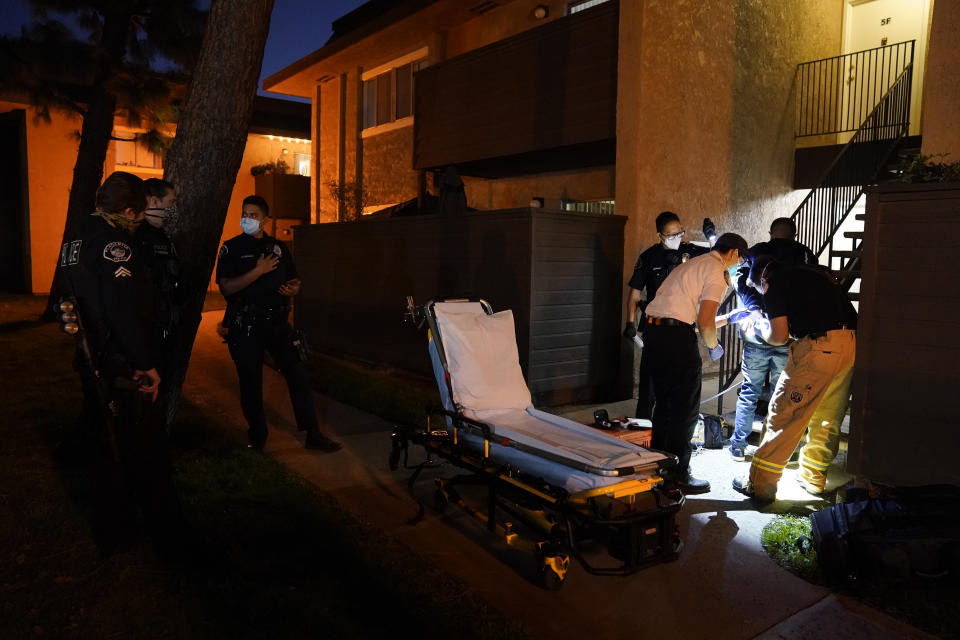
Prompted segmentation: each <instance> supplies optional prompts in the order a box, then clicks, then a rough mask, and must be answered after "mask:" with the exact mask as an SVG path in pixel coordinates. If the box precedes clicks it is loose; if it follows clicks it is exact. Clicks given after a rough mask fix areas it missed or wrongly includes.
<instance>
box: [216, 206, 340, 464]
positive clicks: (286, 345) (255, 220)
mask: <svg viewBox="0 0 960 640" xmlns="http://www.w3.org/2000/svg"><path fill="white" fill-rule="evenodd" d="M269 215H270V208H269V207H268V206H267V202H266V200H264V199H263V198H261V197H260V196H248V197H247V198H245V199H244V201H243V217H242V218H241V219H240V227H241V229H242V230H243V233H241V234H240V235H238V236H235V237H233V238H231V239H230V240H227V241H226V242H225V243H223V246H222V247H221V248H220V257H219V259H218V260H217V284H218V285H220V291H221V292H222V293H223V296H224V297H225V298H226V299H227V317H226V318H225V319H224V325H225V326H226V328H227V344H228V345H229V347H230V356H231V357H232V358H233V361H234V364H236V367H237V375H238V377H239V378H240V404H241V407H242V409H243V415H244V417H245V418H246V419H247V424H249V426H250V428H249V431H248V432H247V433H248V436H249V439H250V447H251V448H253V449H256V450H262V449H263V446H264V443H265V442H266V440H267V423H266V418H265V417H264V413H263V353H264V351H267V350H269V351H270V354H271V355H272V356H273V358H274V360H275V361H276V363H277V365H278V366H279V368H280V372H281V373H282V374H283V377H284V378H285V379H286V381H287V387H288V389H289V391H290V400H291V401H292V403H293V411H294V414H295V416H296V420H297V428H298V429H299V430H300V431H306V432H307V439H306V446H307V448H308V449H318V450H320V451H324V452H333V451H337V450H338V449H340V447H341V446H342V445H341V444H340V443H339V442H336V441H334V440H331V439H330V438H328V437H327V436H325V435H324V434H323V433H321V432H320V429H319V426H318V422H317V410H316V406H315V405H314V401H313V391H312V389H311V388H310V381H309V379H308V377H307V372H306V369H305V368H304V366H303V361H302V358H301V349H299V348H298V346H297V343H298V342H299V339H298V337H297V335H296V333H295V332H294V331H293V329H292V328H291V327H290V325H289V324H288V323H287V316H288V314H289V312H290V297H291V296H295V295H297V293H299V292H300V278H298V277H297V271H296V267H295V266H294V264H293V258H292V256H291V255H290V252H289V250H288V249H287V248H286V246H284V244H283V243H282V242H280V241H278V240H276V239H275V238H272V237H270V236H269V235H267V233H265V232H264V230H263V226H264V222H265V221H266V220H267V219H268V217H269Z"/></svg>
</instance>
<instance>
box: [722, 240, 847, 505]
mask: <svg viewBox="0 0 960 640" xmlns="http://www.w3.org/2000/svg"><path fill="white" fill-rule="evenodd" d="M749 279H750V283H751V285H752V286H754V287H755V288H756V289H757V290H758V291H760V292H761V293H762V294H763V299H764V303H765V305H766V308H767V313H768V316H769V322H763V321H759V322H757V323H756V324H755V330H756V331H757V333H758V334H759V335H760V337H762V338H763V339H764V340H765V341H766V342H768V343H770V344H774V345H776V344H784V343H785V342H787V340H788V339H789V338H790V336H793V337H794V338H796V341H795V342H793V343H792V344H791V345H790V355H789V358H788V359H787V364H786V366H785V367H784V369H783V373H782V374H781V375H780V379H779V380H778V381H777V385H776V388H775V389H774V392H773V397H772V398H771V399H770V411H769V413H768V415H767V428H766V434H765V435H764V438H763V441H762V442H761V444H760V447H759V448H758V449H757V452H756V453H755V454H754V456H753V463H752V464H751V465H750V475H749V477H748V478H735V479H734V480H733V488H734V489H736V490H737V491H739V492H740V493H743V494H745V495H748V496H750V497H752V498H754V499H755V500H756V501H758V502H772V501H773V500H775V499H776V495H777V482H778V481H779V480H780V476H781V475H782V474H783V468H784V467H785V466H786V464H787V462H788V461H789V459H790V456H791V455H792V454H793V452H794V450H795V449H796V447H797V444H798V443H799V442H800V438H802V437H803V434H804V432H805V431H806V432H807V439H806V443H805V445H804V447H803V449H802V451H801V452H800V482H801V484H802V485H803V487H804V488H805V489H806V490H807V491H808V492H810V493H813V494H820V493H823V489H824V487H825V485H826V481H827V469H828V468H829V467H830V463H831V462H832V461H833V459H834V457H836V455H837V448H838V446H839V444H840V423H841V422H842V421H843V416H844V414H846V411H847V403H848V401H849V399H850V381H851V379H852V377H853V360H854V353H855V351H856V344H857V339H856V324H857V312H856V311H855V310H854V308H853V305H852V304H851V303H850V300H849V298H848V297H847V295H846V293H845V292H844V291H843V289H841V288H840V287H839V286H838V285H837V284H836V283H835V282H834V281H833V280H832V278H830V276H829V275H828V274H827V273H825V272H824V271H823V270H822V269H820V268H819V267H810V266H783V265H780V264H779V263H777V262H775V261H774V260H772V259H771V258H770V257H769V256H763V257H761V258H759V259H758V260H756V261H755V262H754V264H753V266H752V268H751V269H750V278H749Z"/></svg>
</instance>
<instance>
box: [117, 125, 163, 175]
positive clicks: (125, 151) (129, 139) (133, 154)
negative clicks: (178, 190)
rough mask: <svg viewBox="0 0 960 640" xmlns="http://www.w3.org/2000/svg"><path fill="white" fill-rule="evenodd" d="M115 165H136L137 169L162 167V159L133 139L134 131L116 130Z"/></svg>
mask: <svg viewBox="0 0 960 640" xmlns="http://www.w3.org/2000/svg"><path fill="white" fill-rule="evenodd" d="M115 135H116V137H117V138H122V139H121V140H117V141H116V144H117V166H122V167H136V168H138V169H163V160H162V159H161V158H160V156H158V155H156V154H155V153H153V152H152V151H150V150H149V149H147V148H146V147H144V146H143V144H141V143H140V142H139V141H136V140H133V137H134V136H135V135H136V133H134V132H129V131H118V132H116V134H115Z"/></svg>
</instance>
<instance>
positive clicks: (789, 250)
mask: <svg viewBox="0 0 960 640" xmlns="http://www.w3.org/2000/svg"><path fill="white" fill-rule="evenodd" d="M796 237H797V225H796V224H795V223H794V222H793V220H791V219H790V218H777V219H776V220H774V221H773V223H771V225H770V241H769V242H760V243H757V244H755V245H753V246H752V247H750V251H749V252H748V253H747V259H746V260H745V261H744V263H743V264H742V265H740V268H739V269H738V270H737V272H736V274H735V276H734V280H733V284H734V287H735V288H736V290H737V295H738V296H739V297H740V301H741V303H742V304H743V307H744V308H746V309H748V310H749V311H751V312H752V317H751V318H750V319H748V320H747V321H745V322H742V323H740V337H741V338H742V340H743V360H742V365H741V371H742V373H743V384H741V385H740V394H739V396H738V397H737V414H736V419H735V422H734V431H733V436H732V437H731V438H730V449H729V451H730V456H731V457H732V458H733V459H734V460H737V461H742V460H744V459H745V453H744V450H745V449H746V446H747V437H748V436H749V435H750V434H751V433H752V432H753V418H754V415H755V414H756V412H757V402H758V400H759V399H760V394H761V393H762V392H763V384H764V381H765V380H766V379H767V376H769V377H770V381H771V383H772V384H773V385H776V383H777V379H778V378H779V377H780V372H781V371H783V366H784V365H785V364H786V362H787V355H788V353H787V346H786V345H771V344H767V343H766V342H764V341H763V340H762V339H761V338H760V337H759V336H758V335H757V334H756V332H755V331H754V330H753V328H754V324H755V322H756V321H757V320H760V321H761V322H763V321H764V320H763V318H765V317H766V309H765V308H764V306H763V296H762V295H760V292H758V291H757V290H756V289H754V288H753V287H751V286H750V285H749V284H747V282H748V280H749V276H750V267H751V266H752V265H753V262H754V261H755V260H756V259H757V258H759V257H760V256H769V257H771V258H773V259H774V260H776V261H777V262H778V263H780V264H784V265H804V264H805V265H811V266H813V265H817V264H818V261H817V257H816V256H815V255H813V252H812V251H810V249H809V248H808V247H807V246H806V245H804V244H802V243H800V242H797V240H796Z"/></svg>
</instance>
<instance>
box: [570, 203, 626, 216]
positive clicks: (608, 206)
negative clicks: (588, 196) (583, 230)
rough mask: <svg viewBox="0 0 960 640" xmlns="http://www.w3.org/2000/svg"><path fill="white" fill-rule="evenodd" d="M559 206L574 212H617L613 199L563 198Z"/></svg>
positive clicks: (607, 213)
mask: <svg viewBox="0 0 960 640" xmlns="http://www.w3.org/2000/svg"><path fill="white" fill-rule="evenodd" d="M561 207H562V209H563V210H564V211H574V212H576V213H602V214H605V215H611V216H612V215H614V214H616V212H617V205H616V202H615V201H613V200H586V201H584V200H565V201H564V202H562V203H561Z"/></svg>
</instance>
